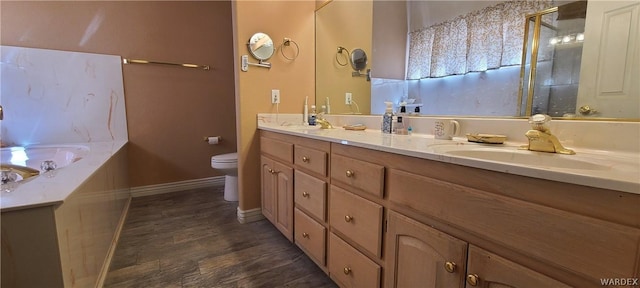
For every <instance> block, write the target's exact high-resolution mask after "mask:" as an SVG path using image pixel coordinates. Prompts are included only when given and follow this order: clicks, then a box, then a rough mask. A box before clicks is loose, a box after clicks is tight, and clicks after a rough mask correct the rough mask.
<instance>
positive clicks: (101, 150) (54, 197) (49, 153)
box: [0, 141, 126, 212]
mask: <svg viewBox="0 0 640 288" xmlns="http://www.w3.org/2000/svg"><path fill="white" fill-rule="evenodd" d="M125 144H126V141H112V142H95V143H64V144H56V145H30V146H26V147H10V148H2V149H1V150H2V151H1V155H0V162H1V163H0V164H4V165H6V164H9V165H18V166H26V167H29V168H32V169H35V170H37V171H41V170H42V169H41V168H40V165H41V164H42V162H43V161H45V160H53V161H54V162H55V163H56V165H57V168H56V169H55V170H54V171H52V172H53V173H49V174H47V173H41V174H40V176H36V177H31V178H29V179H26V180H23V181H18V182H16V183H14V185H12V186H13V187H9V188H11V189H9V191H7V189H5V188H6V185H3V189H1V190H2V191H0V208H1V210H2V211H3V212H5V211H8V210H14V209H23V208H29V207H35V206H42V205H51V204H60V203H62V202H64V200H65V199H66V198H67V197H69V196H70V195H71V194H72V193H73V191H75V190H76V189H77V188H78V187H79V186H80V185H81V184H82V183H83V182H85V181H86V180H87V179H88V178H89V177H90V176H91V175H92V174H93V173H94V172H96V171H97V170H98V169H99V168H100V167H101V166H102V165H104V164H105V163H106V162H107V161H108V160H109V159H110V158H111V157H112V156H113V155H115V154H116V153H117V152H118V151H120V150H121V149H122V148H123V147H124V146H125ZM18 178H20V177H18ZM18 180H21V179H18ZM10 186H11V185H10Z"/></svg>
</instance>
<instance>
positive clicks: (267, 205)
mask: <svg viewBox="0 0 640 288" xmlns="http://www.w3.org/2000/svg"><path fill="white" fill-rule="evenodd" d="M273 162H274V161H273V160H271V159H269V158H266V157H264V156H261V157H260V169H261V177H260V180H261V185H260V196H261V197H262V215H264V217H265V218H267V219H268V220H269V221H271V223H274V224H275V212H276V193H275V190H276V182H275V177H274V176H273V173H272V172H273V171H274V170H273Z"/></svg>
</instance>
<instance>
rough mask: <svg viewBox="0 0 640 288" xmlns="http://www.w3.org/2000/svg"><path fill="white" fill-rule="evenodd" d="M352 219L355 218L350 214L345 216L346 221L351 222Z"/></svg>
mask: <svg viewBox="0 0 640 288" xmlns="http://www.w3.org/2000/svg"><path fill="white" fill-rule="evenodd" d="M352 220H353V216H349V215H347V216H344V221H345V222H351V221H352Z"/></svg>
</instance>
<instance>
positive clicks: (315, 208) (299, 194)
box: [293, 170, 327, 221]
mask: <svg viewBox="0 0 640 288" xmlns="http://www.w3.org/2000/svg"><path fill="white" fill-rule="evenodd" d="M294 179H296V181H294V187H295V188H294V195H295V196H294V197H293V199H294V201H295V203H296V204H297V205H298V206H299V207H302V208H304V210H306V211H307V212H309V213H310V214H311V215H313V216H314V217H316V218H318V219H320V220H322V221H326V220H327V219H326V217H325V215H326V212H325V211H327V183H326V182H324V181H322V180H320V179H318V178H315V177H312V176H309V175H307V174H305V173H304V172H300V171H298V170H296V172H295V178H294Z"/></svg>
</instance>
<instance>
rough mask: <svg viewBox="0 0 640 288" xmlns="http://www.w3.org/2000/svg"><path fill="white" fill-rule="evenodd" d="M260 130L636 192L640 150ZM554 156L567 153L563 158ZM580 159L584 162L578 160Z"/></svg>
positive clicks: (272, 127) (261, 125)
mask: <svg viewBox="0 0 640 288" xmlns="http://www.w3.org/2000/svg"><path fill="white" fill-rule="evenodd" d="M258 129H261V130H267V131H273V132H278V133H284V134H289V135H293V136H301V137H307V138H312V139H317V140H323V141H329V142H335V143H340V144H344V145H351V146H356V147H362V148H368V149H373V150H379V151H384V152H390V153H395V154H401V155H406V156H411V157H417V158H423V159H429V160H435V161H441V162H447V163H452V164H457V165H463V166H469V167H475V168H481V169H486V170H492V171H498V172H504V173H510V174H515V175H521V176H528V177H534V178H541V179H547V180H553V181H558V182H566V183H572V184H579V185H584V186H592V187H598V188H604V189H611V190H617V191H624V192H629V193H635V194H640V155H638V154H637V153H632V152H611V151H604V150H593V149H576V155H560V154H552V153H545V152H534V151H527V150H518V147H520V145H523V144H525V143H518V142H509V141H507V142H505V143H504V144H498V145H496V144H479V143H471V142H468V141H467V139H466V137H464V138H460V137H457V138H454V139H453V140H439V139H434V137H433V135H428V134H415V133H414V134H413V135H395V134H383V133H381V132H380V131H379V129H367V130H364V131H347V130H344V129H343V128H335V129H319V127H309V126H306V127H305V126H297V125H291V126H282V125H277V124H275V123H265V122H264V121H258ZM461 147H464V148H462V149H467V150H469V149H471V150H473V149H476V150H477V149H480V150H505V151H513V152H514V153H520V154H518V155H522V154H526V155H524V156H528V157H526V159H529V160H535V161H532V162H535V163H534V164H533V165H532V164H531V163H527V164H522V161H520V163H513V162H508V159H507V160H504V159H503V160H501V161H493V160H484V159H478V158H474V157H464V156H459V155H454V154H451V153H447V151H452V150H460V149H461ZM518 151H519V152H518ZM554 157H565V159H562V158H554ZM554 160H566V161H569V162H570V164H574V165H568V166H566V165H562V166H565V167H558V166H557V165H552V164H553V163H552V161H554ZM576 163H577V165H575V164H576ZM581 163H583V164H585V165H580V164H581ZM591 166H594V167H595V168H594V167H591Z"/></svg>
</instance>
